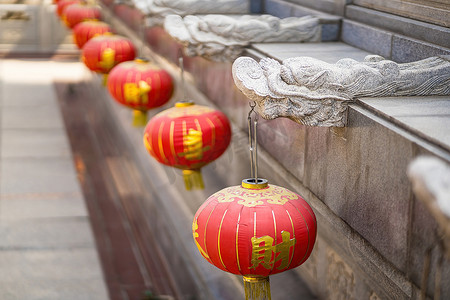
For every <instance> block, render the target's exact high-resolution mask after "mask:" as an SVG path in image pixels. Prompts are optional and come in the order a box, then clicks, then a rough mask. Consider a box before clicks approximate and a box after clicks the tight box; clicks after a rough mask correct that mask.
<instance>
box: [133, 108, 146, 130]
mask: <svg viewBox="0 0 450 300" xmlns="http://www.w3.org/2000/svg"><path fill="white" fill-rule="evenodd" d="M145 125H147V112H146V111H142V110H137V109H135V110H133V126H134V127H144V126H145Z"/></svg>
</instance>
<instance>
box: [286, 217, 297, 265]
mask: <svg viewBox="0 0 450 300" xmlns="http://www.w3.org/2000/svg"><path fill="white" fill-rule="evenodd" d="M286 213H287V214H288V217H289V220H290V221H291V226H292V235H293V236H294V237H293V239H294V240H296V239H295V228H294V222H293V221H292V218H291V214H290V213H289V211H288V210H287V209H286ZM295 244H296V243H295ZM295 244H294V245H292V256H291V259H290V260H289V265H288V266H287V269H289V266H290V265H291V263H292V259H293V258H294V252H295Z"/></svg>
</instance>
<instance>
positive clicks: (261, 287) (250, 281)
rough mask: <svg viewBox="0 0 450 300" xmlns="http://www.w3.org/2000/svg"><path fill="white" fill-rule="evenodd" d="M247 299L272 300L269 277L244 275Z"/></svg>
mask: <svg viewBox="0 0 450 300" xmlns="http://www.w3.org/2000/svg"><path fill="white" fill-rule="evenodd" d="M244 290H245V300H271V296H270V282H269V277H268V276H267V277H256V276H255V277H253V276H244Z"/></svg>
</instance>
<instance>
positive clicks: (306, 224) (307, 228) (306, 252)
mask: <svg viewBox="0 0 450 300" xmlns="http://www.w3.org/2000/svg"><path fill="white" fill-rule="evenodd" d="M294 207H295V206H294ZM295 209H296V210H297V212H298V213H299V214H300V215H301V216H302V219H303V222H304V223H305V226H306V230H307V231H308V246H307V247H306V251H305V255H304V256H303V258H302V260H301V261H303V260H304V259H305V257H306V255H307V254H308V250H309V244H310V242H311V241H310V240H311V238H310V237H309V227H308V223H307V222H306V220H305V217H304V216H303V214H302V213H301V212H300V211H299V210H298V208H297V207H295Z"/></svg>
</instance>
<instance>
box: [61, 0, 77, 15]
mask: <svg viewBox="0 0 450 300" xmlns="http://www.w3.org/2000/svg"><path fill="white" fill-rule="evenodd" d="M80 3H81V1H80V0H60V1H58V3H57V4H56V13H57V14H58V16H60V17H62V15H63V12H64V9H65V8H66V7H68V6H69V5H72V4H80Z"/></svg>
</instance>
